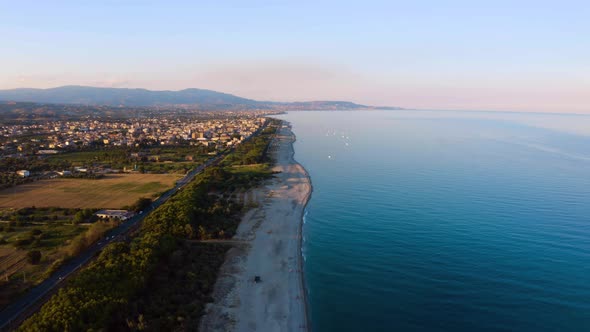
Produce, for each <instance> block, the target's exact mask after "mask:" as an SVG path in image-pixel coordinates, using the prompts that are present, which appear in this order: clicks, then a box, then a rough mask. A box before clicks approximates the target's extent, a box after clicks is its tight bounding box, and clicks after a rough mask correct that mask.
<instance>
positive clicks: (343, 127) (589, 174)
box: [282, 111, 590, 332]
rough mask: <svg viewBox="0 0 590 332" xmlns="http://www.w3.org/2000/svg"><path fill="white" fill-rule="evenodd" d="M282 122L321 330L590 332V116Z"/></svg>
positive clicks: (447, 115) (451, 115)
mask: <svg viewBox="0 0 590 332" xmlns="http://www.w3.org/2000/svg"><path fill="white" fill-rule="evenodd" d="M282 118H284V119H287V120H288V121H290V122H291V123H292V125H293V130H294V132H295V134H296V135H297V142H296V143H295V151H296V152H295V158H296V159H297V160H298V161H299V162H300V163H301V164H302V165H303V166H305V167H306V169H307V170H308V171H309V173H310V175H311V178H312V182H313V185H314V192H313V195H312V198H311V201H310V203H309V205H308V209H307V215H306V221H305V225H304V238H305V242H304V249H303V250H304V254H305V257H306V260H305V278H306V283H307V287H308V292H309V305H310V307H309V309H310V316H311V321H312V327H313V329H314V331H536V332H538V331H590V116H579V115H541V114H516V113H514V114H510V113H473V112H472V113H469V112H426V111H403V112H402V111H372V112H337V113H336V112H293V113H289V114H287V115H284V116H282Z"/></svg>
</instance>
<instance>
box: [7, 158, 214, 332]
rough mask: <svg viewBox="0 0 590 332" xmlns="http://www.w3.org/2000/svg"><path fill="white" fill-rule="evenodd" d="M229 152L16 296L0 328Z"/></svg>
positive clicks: (177, 184) (8, 327)
mask: <svg viewBox="0 0 590 332" xmlns="http://www.w3.org/2000/svg"><path fill="white" fill-rule="evenodd" d="M225 155H226V154H221V155H219V156H217V157H214V158H211V159H209V160H207V161H206V162H205V163H204V164H203V165H200V166H199V167H197V168H195V169H193V170H192V171H190V172H189V173H187V174H186V175H185V176H184V177H183V178H181V179H180V180H178V181H176V184H175V186H174V187H173V188H172V189H170V190H168V191H166V192H165V193H164V194H162V195H161V196H160V197H158V199H156V200H155V201H154V202H152V204H151V206H150V207H148V208H147V209H146V210H144V211H142V213H140V214H137V215H135V216H133V217H131V218H129V219H128V220H126V221H125V222H123V223H122V224H121V225H119V226H117V227H115V228H113V229H111V230H110V231H108V232H107V233H106V234H105V238H103V239H101V240H99V241H98V242H96V243H94V244H93V245H91V246H90V247H89V248H88V249H86V250H85V251H84V252H83V253H82V254H80V255H78V256H77V257H75V258H72V259H71V260H69V261H68V262H67V263H66V264H64V265H62V266H61V267H60V268H59V269H58V270H57V271H56V272H55V273H53V274H52V275H51V277H49V278H47V279H46V280H45V281H43V282H42V283H40V284H39V285H37V286H35V287H34V288H32V289H31V290H29V291H28V292H27V293H26V294H25V295H24V296H22V297H21V298H19V299H18V300H16V301H15V302H13V303H11V304H10V305H9V306H7V307H6V308H5V309H4V310H3V311H2V312H0V329H1V330H4V329H11V328H16V326H12V324H13V323H18V322H20V321H21V319H19V318H21V315H23V314H26V313H29V314H30V312H28V311H30V310H31V309H32V308H34V306H35V305H36V304H37V303H38V302H39V301H41V300H42V299H43V298H44V296H45V295H47V294H48V293H49V292H51V291H53V290H55V289H57V288H58V287H59V286H60V284H61V283H62V281H64V280H65V279H66V278H67V277H68V276H70V275H71V274H72V273H74V272H76V271H77V270H78V269H80V268H81V267H82V266H84V265H85V264H86V263H88V261H90V260H91V259H92V258H93V257H95V256H96V255H97V254H98V253H99V252H100V251H101V250H102V249H103V248H104V247H105V246H107V245H108V244H110V243H112V242H114V241H119V240H121V239H122V237H123V236H124V235H125V234H127V233H128V232H129V230H131V229H132V228H133V227H136V226H138V225H139V222H141V221H142V220H143V219H144V218H145V217H146V216H147V215H149V213H150V212H151V211H153V210H155V209H156V208H157V207H159V206H160V205H162V204H164V203H165V202H166V201H167V200H168V199H170V197H172V196H173V195H174V194H175V193H176V192H178V191H179V190H180V189H182V188H183V187H184V186H185V185H186V184H187V183H189V182H190V181H191V180H192V179H193V178H194V177H195V176H196V175H197V174H199V173H201V172H202V171H203V170H204V169H205V168H207V167H209V166H211V165H215V164H217V163H218V162H219V161H221V159H222V158H223V157H225Z"/></svg>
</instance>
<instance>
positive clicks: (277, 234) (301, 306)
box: [200, 123, 311, 331]
mask: <svg viewBox="0 0 590 332" xmlns="http://www.w3.org/2000/svg"><path fill="white" fill-rule="evenodd" d="M294 141H295V135H294V134H293V133H292V132H291V128H290V127H289V125H288V124H286V123H283V126H282V127H281V128H280V129H279V131H278V132H277V135H276V137H275V139H274V140H273V141H272V143H271V146H270V149H269V151H270V152H271V153H273V155H274V157H275V160H276V164H275V166H274V171H277V172H280V173H278V174H277V176H276V178H275V179H274V180H273V181H272V182H270V183H268V184H267V185H265V186H262V187H260V188H257V189H255V190H253V191H251V192H250V193H249V195H252V196H253V198H254V200H255V201H256V202H258V207H257V208H254V209H252V210H250V211H249V212H248V213H246V215H245V216H244V217H243V220H242V222H241V223H240V226H239V227H238V231H237V234H236V236H235V237H234V239H233V241H232V242H233V243H234V248H232V249H230V251H229V252H228V254H227V257H226V261H225V263H224V264H223V266H222V268H221V270H220V276H219V278H218V280H217V283H216V285H215V291H214V294H213V298H214V302H213V303H211V304H209V305H208V307H207V308H206V312H205V315H204V317H203V319H202V320H201V326H200V329H201V330H202V331H306V330H308V322H307V311H306V297H305V290H304V281H303V271H302V261H301V260H302V257H301V227H302V218H303V213H304V209H305V205H306V203H307V200H308V199H309V196H310V194H311V183H310V179H309V176H308V174H307V172H306V171H305V169H304V168H303V167H302V166H301V165H299V164H298V163H297V162H296V161H295V160H294V158H293V155H294V150H293V142H294Z"/></svg>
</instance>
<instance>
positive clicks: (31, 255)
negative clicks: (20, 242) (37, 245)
mask: <svg viewBox="0 0 590 332" xmlns="http://www.w3.org/2000/svg"><path fill="white" fill-rule="evenodd" d="M27 261H28V262H29V263H30V264H33V265H37V264H39V262H40V261H41V252H40V251H39V250H31V251H29V252H28V253H27Z"/></svg>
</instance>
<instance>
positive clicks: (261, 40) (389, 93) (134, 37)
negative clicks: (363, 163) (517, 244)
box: [0, 0, 590, 113]
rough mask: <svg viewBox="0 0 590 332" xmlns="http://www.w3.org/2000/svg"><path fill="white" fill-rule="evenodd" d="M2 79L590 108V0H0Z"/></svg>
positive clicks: (4, 83) (267, 96)
mask: <svg viewBox="0 0 590 332" xmlns="http://www.w3.org/2000/svg"><path fill="white" fill-rule="evenodd" d="M0 12H1V13H2V15H1V19H0V40H1V42H0V89H11V88H18V87H36V88H48V87H56V86H62V85H91V86H101V87H127V88H147V89H153V90H181V89H185V88H204V89H212V90H217V91H222V92H227V93H232V94H236V95H239V96H242V97H247V98H252V99H257V100H272V101H306V100H348V101H353V102H357V103H361V104H368V105H383V106H401V107H406V108H422V109H456V110H507V111H511V110H514V111H537V112H566V113H590V1H568V0H563V1H543V0H536V1H529V0H511V1H504V0H496V1H477V0H459V1H452V0H449V1H445V0H436V1H435V0H431V1H420V0H416V1H407V0H405V1H396V0H390V1H371V0H364V1H346V0H340V1H321V0H316V1H306V0H289V1H258V0H248V1H245V0H244V1H223V0H218V1H198V0H196V1H123V0H120V1H112V0H106V1H85V0H78V1H59V0H55V1H27V0H20V1H12V0H10V1H8V0H0Z"/></svg>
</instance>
